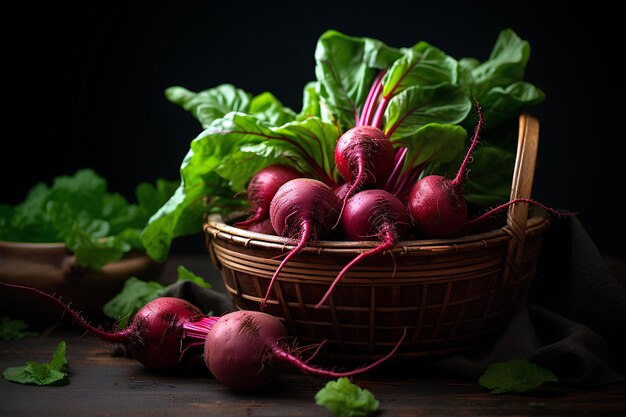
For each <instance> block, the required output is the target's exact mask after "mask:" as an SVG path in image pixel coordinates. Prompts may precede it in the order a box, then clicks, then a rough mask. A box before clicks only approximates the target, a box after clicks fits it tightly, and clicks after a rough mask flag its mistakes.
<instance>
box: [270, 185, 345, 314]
mask: <svg viewBox="0 0 626 417" xmlns="http://www.w3.org/2000/svg"><path fill="white" fill-rule="evenodd" d="M339 206H340V202H339V199H338V198H337V196H336V195H335V193H334V192H333V190H332V189H331V188H330V187H329V186H327V185H326V184H324V183H323V182H321V181H318V180H314V179H310V178H297V179H294V180H291V181H289V182H287V183H285V184H284V185H283V186H282V187H280V189H279V190H278V192H277V193H276V195H275V196H274V198H273V199H272V203H271V205H270V219H271V221H272V226H273V227H274V230H275V231H276V233H277V234H278V235H279V236H284V237H290V238H295V239H298V243H297V245H296V247H295V248H293V249H292V250H291V251H290V252H289V253H288V254H287V256H286V257H285V259H284V260H283V261H282V262H281V264H280V265H279V266H278V268H277V269H276V271H275V272H274V275H273V276H272V279H271V280H270V283H269V286H268V288H267V293H266V294H265V298H264V299H263V301H262V302H261V307H264V306H265V303H266V301H267V298H268V296H269V294H270V291H271V289H272V286H273V285H274V281H275V280H276V277H278V274H280V271H281V270H282V269H283V267H284V266H285V264H286V263H287V262H289V260H290V259H291V258H292V257H294V256H295V255H296V254H297V253H298V252H300V251H301V250H302V249H303V248H304V247H305V246H306V244H307V243H308V242H309V240H311V239H323V238H324V237H326V236H327V235H328V234H329V233H330V231H331V226H332V225H333V224H335V223H336V222H337V221H338V219H339Z"/></svg>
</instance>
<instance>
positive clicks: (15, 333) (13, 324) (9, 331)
mask: <svg viewBox="0 0 626 417" xmlns="http://www.w3.org/2000/svg"><path fill="white" fill-rule="evenodd" d="M33 336H37V333H35V332H33V331H30V330H28V325H27V324H26V322H25V321H24V320H17V319H11V318H9V317H2V318H1V319H0V339H2V340H20V339H25V338H27V337H33Z"/></svg>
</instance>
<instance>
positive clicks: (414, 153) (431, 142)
mask: <svg viewBox="0 0 626 417" xmlns="http://www.w3.org/2000/svg"><path fill="white" fill-rule="evenodd" d="M466 137H467V132H466V131H465V129H463V128H462V127H461V126H457V125H451V124H440V123H429V124H427V125H424V126H422V127H420V128H419V129H417V131H416V132H415V134H414V135H412V136H411V137H408V138H403V139H399V140H397V143H399V144H401V145H402V146H405V147H406V148H407V149H408V154H407V156H406V158H405V169H408V168H411V167H416V166H419V165H422V164H427V163H432V162H441V163H445V162H449V161H452V160H455V159H456V157H457V156H458V155H460V154H462V153H463V151H464V149H465V138H466Z"/></svg>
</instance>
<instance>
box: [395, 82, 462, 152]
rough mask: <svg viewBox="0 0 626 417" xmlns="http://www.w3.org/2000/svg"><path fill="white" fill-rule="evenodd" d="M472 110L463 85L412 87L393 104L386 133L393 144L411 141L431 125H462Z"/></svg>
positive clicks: (402, 93)
mask: <svg viewBox="0 0 626 417" xmlns="http://www.w3.org/2000/svg"><path fill="white" fill-rule="evenodd" d="M471 108H472V103H471V101H470V99H469V97H467V95H465V93H464V92H463V90H462V89H461V88H460V87H459V86H456V85H453V84H449V83H443V84H438V85H435V86H413V87H408V88H406V89H405V90H404V91H402V92H401V93H400V94H397V95H395V96H394V97H393V98H392V99H391V100H390V101H389V106H388V107H387V110H386V111H385V117H384V129H383V130H384V132H385V134H386V135H387V136H388V137H389V139H390V140H391V141H392V142H394V141H397V140H400V139H404V140H407V139H409V138H411V137H412V136H413V135H415V134H416V132H417V131H418V130H419V128H420V127H422V126H424V125H426V124H429V123H446V124H458V123H460V122H461V121H462V120H463V119H465V117H467V115H468V114H469V112H470V110H471Z"/></svg>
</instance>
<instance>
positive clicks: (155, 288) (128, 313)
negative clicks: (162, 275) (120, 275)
mask: <svg viewBox="0 0 626 417" xmlns="http://www.w3.org/2000/svg"><path fill="white" fill-rule="evenodd" d="M164 291H165V287H164V286H163V284H161V283H159V282H157V281H142V280H140V279H138V278H136V277H130V278H128V279H127V280H126V281H125V282H124V287H123V288H122V291H120V293H119V294H117V295H116V296H115V297H113V298H112V299H111V300H109V301H108V302H107V303H106V304H105V305H104V306H103V308H102V311H103V312H104V314H106V315H107V317H110V318H112V319H115V320H117V325H118V326H119V327H120V328H126V327H127V326H128V320H129V319H131V318H132V317H133V316H134V315H135V313H137V311H138V310H139V309H140V308H141V307H143V306H144V305H146V304H147V303H148V302H150V301H152V300H154V299H155V298H158V297H160V296H161V295H162V294H163V292H164Z"/></svg>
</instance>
